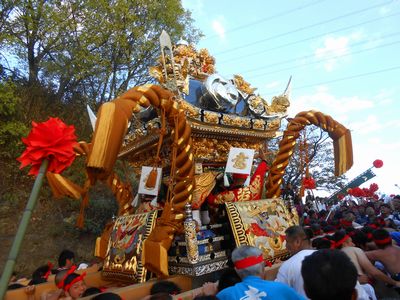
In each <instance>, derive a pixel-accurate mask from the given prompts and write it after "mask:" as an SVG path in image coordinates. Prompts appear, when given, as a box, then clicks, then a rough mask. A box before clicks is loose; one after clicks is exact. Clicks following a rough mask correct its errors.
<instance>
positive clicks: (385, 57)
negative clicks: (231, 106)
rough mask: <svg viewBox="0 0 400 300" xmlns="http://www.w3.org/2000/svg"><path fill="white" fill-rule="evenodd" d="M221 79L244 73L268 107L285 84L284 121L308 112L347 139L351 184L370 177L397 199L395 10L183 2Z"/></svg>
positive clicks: (396, 5)
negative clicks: (377, 165)
mask: <svg viewBox="0 0 400 300" xmlns="http://www.w3.org/2000/svg"><path fill="white" fill-rule="evenodd" d="M183 6H184V7H185V8H186V9H188V10H190V11H191V12H192V17H193V19H194V20H195V26H197V27H198V28H200V29H201V30H202V32H203V33H204V34H205V37H204V38H203V39H202V40H201V41H200V42H199V44H198V45H197V48H207V49H208V50H209V51H210V53H211V55H213V56H214V57H215V58H216V68H217V71H218V73H220V74H221V75H224V76H225V77H230V76H231V75H232V74H241V75H242V76H243V77H244V79H245V80H247V81H248V82H250V83H251V85H252V86H254V87H257V88H258V92H259V93H260V94H261V95H262V96H263V97H264V98H265V99H267V100H268V102H270V99H271V97H272V96H274V95H277V94H280V93H281V92H282V91H283V90H284V88H285V86H286V83H287V81H288V79H289V77H290V76H291V75H292V76H293V79H292V94H291V107H290V110H289V115H290V116H294V115H296V113H298V112H300V111H304V110H310V109H315V110H319V111H321V112H323V113H326V114H329V115H331V116H332V117H333V118H334V119H336V120H337V121H339V122H341V123H342V124H343V125H345V126H346V127H348V128H349V129H351V130H352V137H353V151H354V166H353V168H352V169H351V170H350V171H349V172H348V173H347V175H348V177H349V178H350V179H351V178H353V177H355V176H357V175H358V174H359V173H361V172H362V171H364V170H366V169H367V168H369V167H370V166H372V162H373V161H374V160H375V159H377V158H379V159H382V160H383V161H384V166H383V167H382V168H381V169H378V170H375V171H376V174H377V177H375V178H374V179H372V180H371V181H370V182H368V184H366V185H369V184H370V183H372V182H376V183H377V184H378V185H379V187H380V191H381V192H384V193H386V194H392V193H395V194H400V188H397V187H396V186H395V184H399V186H400V178H399V171H398V168H399V167H400V155H399V153H400V140H399V137H400V135H399V130H400V117H399V116H400V96H399V92H400V1H399V0H395V1H382V0H381V1H361V0H352V1H345V0H337V1H333V0H331V1H328V0H304V1H303V0H301V1H299V0H298V1H288V0H282V1H267V0H264V1H262V0H258V1H232V0H231V1H227V0H218V1H215V0H184V1H183Z"/></svg>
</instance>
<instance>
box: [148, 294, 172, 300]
mask: <svg viewBox="0 0 400 300" xmlns="http://www.w3.org/2000/svg"><path fill="white" fill-rule="evenodd" d="M150 295H151V294H150ZM172 299H173V298H172V296H171V295H170V294H168V293H157V294H154V295H151V297H150V299H149V300H172Z"/></svg>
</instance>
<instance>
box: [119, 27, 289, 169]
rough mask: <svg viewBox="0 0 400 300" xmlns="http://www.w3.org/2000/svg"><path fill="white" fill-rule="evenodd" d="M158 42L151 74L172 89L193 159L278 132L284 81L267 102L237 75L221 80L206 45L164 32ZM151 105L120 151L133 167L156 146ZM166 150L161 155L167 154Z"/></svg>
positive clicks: (216, 156)
mask: <svg viewBox="0 0 400 300" xmlns="http://www.w3.org/2000/svg"><path fill="white" fill-rule="evenodd" d="M160 43H161V56H160V57H159V59H158V60H157V64H156V65H155V66H152V67H150V74H151V75H152V76H153V77H154V78H155V79H156V80H157V81H158V82H159V83H160V84H161V85H162V86H163V87H165V88H167V89H169V90H171V91H173V92H174V93H175V95H176V100H177V102H178V103H179V108H181V109H183V110H184V111H185V114H186V116H187V121H188V123H189V124H190V127H191V129H192V132H191V138H192V140H193V147H194V155H195V158H196V159H197V160H203V161H213V162H222V161H225V160H226V155H227V153H228V152H229V148H230V147H241V148H253V149H257V148H259V147H260V146H261V145H262V144H264V143H265V142H266V140H268V139H271V138H274V137H277V136H280V135H281V132H279V128H280V125H281V120H282V118H284V117H286V115H287V109H288V107H289V105H290V102H289V95H288V89H289V84H288V86H287V88H286V90H285V91H284V92H283V93H282V95H279V96H276V97H273V99H272V102H271V104H268V103H267V101H266V100H265V99H263V98H262V97H261V96H260V95H259V94H256V93H255V92H256V90H257V88H255V87H252V86H251V84H250V83H248V82H247V81H245V79H244V78H243V77H242V76H240V75H234V78H232V79H225V78H223V77H222V76H221V75H219V74H218V73H216V69H215V59H214V57H212V56H211V55H210V54H209V52H208V51H207V50H206V49H201V50H200V51H197V50H196V49H195V48H194V47H193V46H191V45H187V44H186V43H181V44H178V45H176V46H172V44H171V41H170V38H169V36H168V35H167V34H166V33H165V32H163V34H162V35H161V37H160ZM289 83H290V81H289ZM153 109H154V108H148V109H146V111H142V112H141V113H140V114H139V117H138V116H137V114H136V116H134V120H135V121H134V122H133V124H131V126H130V129H129V132H128V134H127V135H126V137H125V141H124V144H123V146H122V149H121V151H120V154H119V157H120V158H125V159H128V160H129V161H130V162H131V163H133V164H134V165H137V166H140V165H143V164H144V163H146V162H147V161H148V162H152V158H154V153H155V151H156V147H157V142H158V138H159V128H160V126H161V125H160V119H159V116H158V113H155V112H151V111H149V110H153ZM149 116H152V117H149ZM167 136H169V135H167ZM169 142H170V141H169V139H168V138H166V139H165V141H164V143H169ZM163 148H165V149H163V151H168V148H169V147H163ZM168 154H169V153H164V155H163V157H165V158H166V159H168V157H169V155H168ZM165 163H166V164H168V162H165Z"/></svg>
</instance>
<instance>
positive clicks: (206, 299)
mask: <svg viewBox="0 0 400 300" xmlns="http://www.w3.org/2000/svg"><path fill="white" fill-rule="evenodd" d="M193 300H218V298H217V297H216V296H213V295H211V296H210V295H209V296H196V297H194V298H193Z"/></svg>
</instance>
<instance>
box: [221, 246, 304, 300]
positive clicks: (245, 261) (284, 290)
mask: <svg viewBox="0 0 400 300" xmlns="http://www.w3.org/2000/svg"><path fill="white" fill-rule="evenodd" d="M232 261H233V263H234V265H235V270H236V272H237V274H238V275H239V277H240V278H241V279H242V282H239V283H237V284H235V285H234V286H231V287H228V288H226V289H224V290H222V291H220V292H219V293H218V294H217V298H218V299H220V300H225V299H226V300H230V299H238V300H239V299H240V300H264V299H265V300H266V299H268V300H273V299H281V300H292V299H293V300H298V299H304V298H303V297H302V296H300V295H299V294H297V293H296V291H295V290H293V289H292V288H290V287H288V286H287V285H285V284H282V283H279V282H273V281H267V280H264V279H262V278H263V277H264V267H265V262H264V259H263V256H262V251H261V250H260V249H258V248H256V247H252V246H239V247H238V248H236V249H235V250H234V251H233V252H232Z"/></svg>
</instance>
